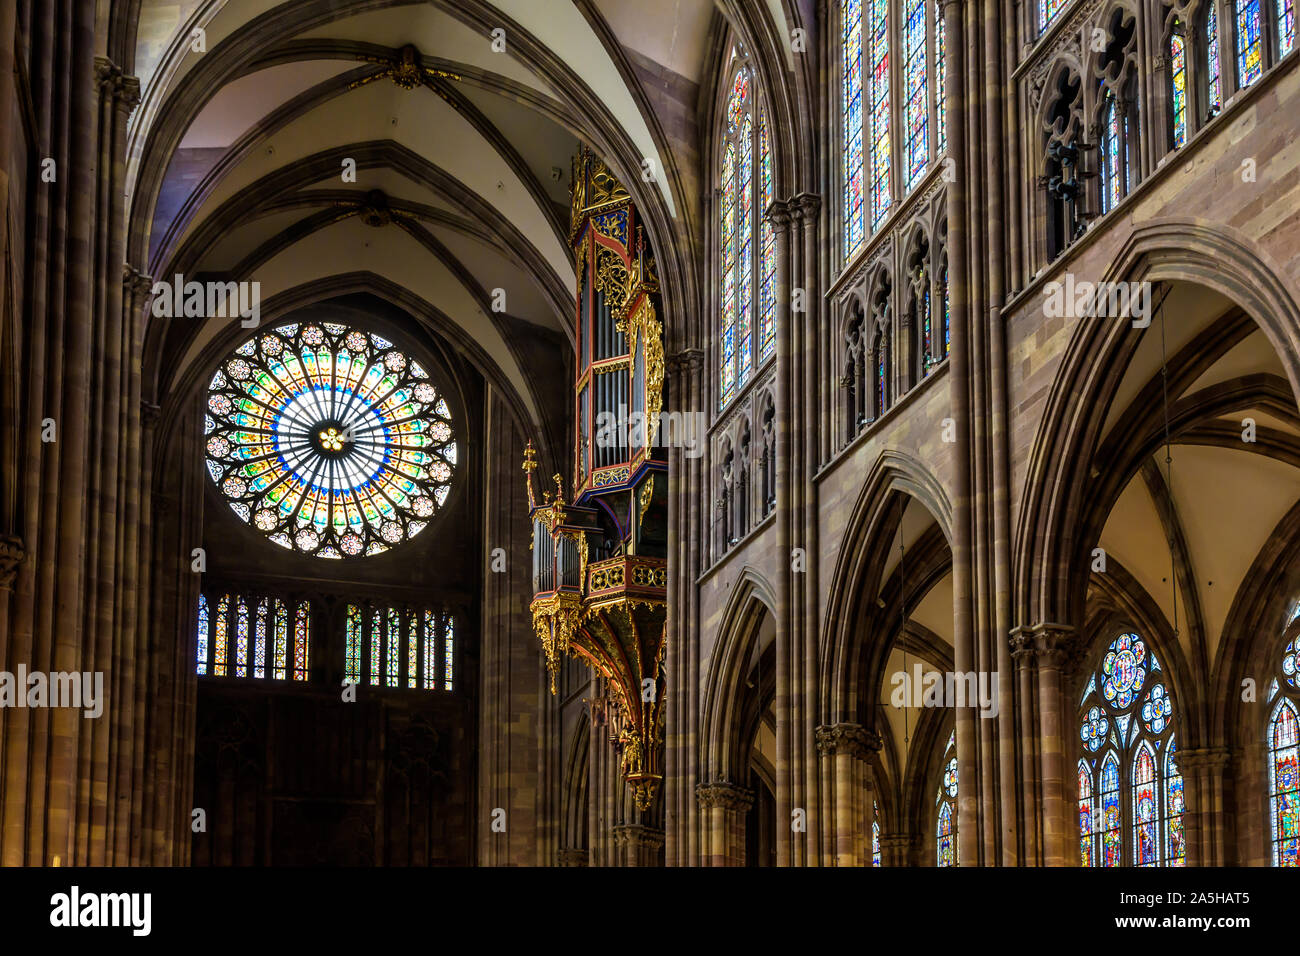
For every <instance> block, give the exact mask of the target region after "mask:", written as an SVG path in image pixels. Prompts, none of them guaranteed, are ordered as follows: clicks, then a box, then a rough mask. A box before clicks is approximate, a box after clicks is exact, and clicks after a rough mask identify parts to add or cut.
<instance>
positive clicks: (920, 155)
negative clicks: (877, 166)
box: [903, 0, 930, 190]
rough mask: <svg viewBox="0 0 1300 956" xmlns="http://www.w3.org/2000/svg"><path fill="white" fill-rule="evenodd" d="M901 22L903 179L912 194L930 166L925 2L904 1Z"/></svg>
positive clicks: (920, 0) (916, 0) (922, 0)
mask: <svg viewBox="0 0 1300 956" xmlns="http://www.w3.org/2000/svg"><path fill="white" fill-rule="evenodd" d="M904 2H905V3H906V4H907V5H906V7H905V11H906V16H905V18H904V22H903V123H904V129H903V136H904V139H905V140H906V142H905V144H904V150H903V176H904V182H905V183H906V188H907V189H908V190H911V188H912V187H913V186H915V185H916V184H917V183H918V182H920V180H921V177H922V176H924V175H925V168H926V166H927V165H928V164H929V162H930V137H929V123H930V98H929V96H928V94H927V92H926V89H927V84H926V63H925V36H926V32H927V31H926V23H925V8H926V3H925V0H904Z"/></svg>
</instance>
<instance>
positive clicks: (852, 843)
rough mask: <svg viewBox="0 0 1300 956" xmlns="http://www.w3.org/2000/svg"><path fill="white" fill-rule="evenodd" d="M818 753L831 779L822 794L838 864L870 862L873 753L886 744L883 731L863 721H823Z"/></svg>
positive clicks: (835, 860)
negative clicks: (871, 728) (882, 736)
mask: <svg viewBox="0 0 1300 956" xmlns="http://www.w3.org/2000/svg"><path fill="white" fill-rule="evenodd" d="M816 737H817V754H818V758H819V760H820V763H821V766H822V767H823V768H825V771H826V772H824V773H823V775H822V776H823V779H829V780H830V781H832V785H831V786H829V787H828V788H827V789H826V791H825V792H824V793H823V794H822V806H823V808H824V816H825V822H824V827H825V829H826V830H827V831H828V832H829V833H831V834H832V839H831V841H830V843H831V845H832V848H833V856H832V858H831V859H830V860H827V861H826V862H827V863H832V862H833V864H834V865H835V866H870V865H871V820H872V810H871V796H872V789H873V787H874V780H873V775H872V773H871V765H870V763H869V761H870V759H871V755H872V754H875V753H878V752H879V751H880V749H881V747H882V746H883V741H882V740H881V738H880V735H879V734H877V733H876V732H875V731H871V730H867V729H866V728H865V727H863V726H861V725H860V724H851V723H843V724H824V725H822V726H821V727H818V728H817V731H816Z"/></svg>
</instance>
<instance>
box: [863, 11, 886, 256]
mask: <svg viewBox="0 0 1300 956" xmlns="http://www.w3.org/2000/svg"><path fill="white" fill-rule="evenodd" d="M868 2H869V3H870V10H869V13H870V19H869V20H868V24H867V26H868V31H867V37H866V39H867V47H866V50H867V65H868V66H869V68H870V72H869V78H870V81H871V82H870V86H869V87H868V90H869V92H868V97H867V106H868V113H867V143H868V154H867V155H868V159H869V168H870V171H871V172H870V185H871V229H872V231H875V230H876V229H878V228H879V227H880V224H881V223H882V222H884V221H885V216H886V215H888V213H889V207H890V199H891V196H890V189H889V172H890V146H889V0H868Z"/></svg>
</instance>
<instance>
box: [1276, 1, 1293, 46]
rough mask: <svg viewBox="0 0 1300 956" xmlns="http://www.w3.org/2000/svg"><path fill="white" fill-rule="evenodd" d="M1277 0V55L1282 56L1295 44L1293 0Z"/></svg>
mask: <svg viewBox="0 0 1300 956" xmlns="http://www.w3.org/2000/svg"><path fill="white" fill-rule="evenodd" d="M1276 2H1277V55H1278V57H1279V58H1280V57H1284V56H1286V55H1287V54H1288V53H1290V52H1291V48H1292V47H1293V46H1295V0H1276Z"/></svg>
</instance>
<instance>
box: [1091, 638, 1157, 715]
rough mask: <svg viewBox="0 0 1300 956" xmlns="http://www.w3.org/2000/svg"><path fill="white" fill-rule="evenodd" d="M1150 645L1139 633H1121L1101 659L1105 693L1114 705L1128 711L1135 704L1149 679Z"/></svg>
mask: <svg viewBox="0 0 1300 956" xmlns="http://www.w3.org/2000/svg"><path fill="white" fill-rule="evenodd" d="M1146 661H1147V647H1146V644H1144V643H1143V642H1142V638H1140V637H1138V636H1137V635H1136V634H1121V635H1120V636H1119V637H1117V638H1115V641H1114V643H1112V644H1111V645H1110V649H1109V650H1108V651H1107V652H1106V656H1105V658H1103V659H1102V662H1101V672H1102V674H1103V675H1104V679H1103V681H1102V685H1101V693H1102V696H1104V697H1105V698H1106V702H1107V703H1109V704H1110V705H1111V706H1112V707H1116V708H1118V709H1120V710H1124V709H1125V708H1127V707H1128V706H1129V704H1131V703H1133V701H1134V699H1135V698H1136V697H1137V695H1138V693H1139V692H1140V691H1141V690H1142V684H1143V682H1144V681H1145V680H1146V676H1147V675H1146V672H1147V664H1146Z"/></svg>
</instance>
